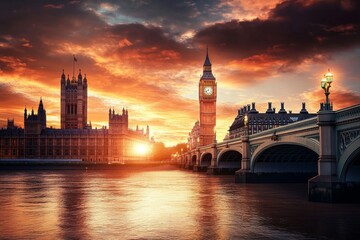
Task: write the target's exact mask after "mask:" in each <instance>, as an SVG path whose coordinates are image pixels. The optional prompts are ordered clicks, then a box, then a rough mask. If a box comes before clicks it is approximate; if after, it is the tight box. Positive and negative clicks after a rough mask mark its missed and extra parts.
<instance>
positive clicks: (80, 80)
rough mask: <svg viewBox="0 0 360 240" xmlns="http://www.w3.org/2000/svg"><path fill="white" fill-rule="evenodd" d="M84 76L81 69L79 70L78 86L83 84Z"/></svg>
mask: <svg viewBox="0 0 360 240" xmlns="http://www.w3.org/2000/svg"><path fill="white" fill-rule="evenodd" d="M82 79H83V78H82V75H81V69H79V75H78V85H81V84H82Z"/></svg>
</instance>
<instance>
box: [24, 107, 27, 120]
mask: <svg viewBox="0 0 360 240" xmlns="http://www.w3.org/2000/svg"><path fill="white" fill-rule="evenodd" d="M26 118H27V109H26V106H25V109H24V123H25V120H26Z"/></svg>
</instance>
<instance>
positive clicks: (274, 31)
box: [194, 1, 360, 69]
mask: <svg viewBox="0 0 360 240" xmlns="http://www.w3.org/2000/svg"><path fill="white" fill-rule="evenodd" d="M359 24H360V9H359V4H358V3H357V2H355V1H311V2H309V3H306V1H285V2H283V3H281V4H278V5H277V6H276V7H275V8H274V9H273V10H272V11H271V13H270V15H269V18H268V19H265V20H260V19H255V20H252V21H236V20H234V21H230V22H226V23H218V24H215V25H213V26H210V27H208V28H205V29H203V30H201V31H199V32H198V33H197V34H196V36H195V38H194V40H195V41H196V42H199V43H201V44H209V45H210V46H211V47H212V48H216V49H217V52H218V54H222V55H224V56H225V57H227V58H230V59H245V58H248V57H251V56H256V55H268V56H270V57H271V58H273V59H275V60H283V61H284V63H285V65H292V64H293V63H300V62H301V61H303V60H304V59H312V58H316V59H321V55H327V54H329V53H331V52H333V51H337V50H344V49H350V48H352V47H356V46H360V25H359ZM284 69H286V66H284Z"/></svg>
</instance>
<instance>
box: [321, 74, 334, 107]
mask: <svg viewBox="0 0 360 240" xmlns="http://www.w3.org/2000/svg"><path fill="white" fill-rule="evenodd" d="M332 81H333V74H332V73H331V72H330V69H329V70H328V72H327V73H326V74H324V78H323V79H322V80H321V88H322V89H324V91H325V96H326V102H325V106H324V110H332V107H331V105H330V102H329V94H330V87H331V83H332ZM321 109H323V108H321Z"/></svg>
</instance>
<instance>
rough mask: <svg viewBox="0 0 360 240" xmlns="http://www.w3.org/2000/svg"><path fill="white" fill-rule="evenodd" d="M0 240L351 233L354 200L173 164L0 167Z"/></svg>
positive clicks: (359, 218)
mask: <svg viewBox="0 0 360 240" xmlns="http://www.w3.org/2000/svg"><path fill="white" fill-rule="evenodd" d="M0 174H1V175H0V205H1V208H0V234H1V235H0V238H1V239H356V238H357V239H358V237H359V236H360V225H359V223H360V205H359V204H325V203H313V202H308V201H307V186H306V184H235V183H234V176H208V175H206V174H203V173H193V172H191V171H186V170H180V169H178V168H176V167H173V166H163V167H157V168H144V169H138V170H136V171H127V170H102V171H101V170H91V171H81V170H61V171H60V170H59V171H49V170H42V171H38V170H35V171H10V172H0Z"/></svg>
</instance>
